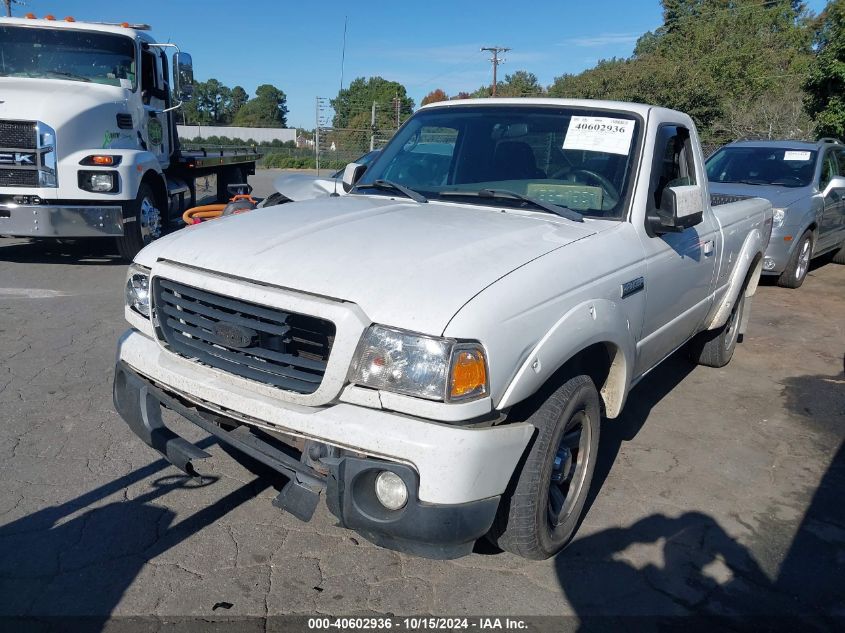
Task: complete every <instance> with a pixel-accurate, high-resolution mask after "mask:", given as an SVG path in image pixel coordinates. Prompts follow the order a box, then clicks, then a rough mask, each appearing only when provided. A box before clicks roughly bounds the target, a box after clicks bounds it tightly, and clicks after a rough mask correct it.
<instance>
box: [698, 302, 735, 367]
mask: <svg viewBox="0 0 845 633" xmlns="http://www.w3.org/2000/svg"><path fill="white" fill-rule="evenodd" d="M744 311H745V288H743V289H742V290H741V291H740V294H739V300H738V301H737V302H736V305H734V309H733V310H732V311H731V314H730V316H728V320H727V322H726V323H725V324H724V325H723V326H722V327H720V328H719V329H718V330H707V331H705V332H700V333H699V334H698V335H697V336H696V337H695V338H694V339H693V340H692V341H690V344H689V348H688V349H689V357H690V359H691V360H692V361H693V362H695V363H698V364H699V365H706V366H707V367H724V366H725V365H727V364H728V363H729V362H731V358H733V355H734V350H736V344H737V343H738V342H739V327H740V324H741V323H742V314H743V312H744Z"/></svg>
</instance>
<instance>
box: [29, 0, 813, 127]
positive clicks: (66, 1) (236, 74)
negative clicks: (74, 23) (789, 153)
mask: <svg viewBox="0 0 845 633" xmlns="http://www.w3.org/2000/svg"><path fill="white" fill-rule="evenodd" d="M807 4H808V6H809V8H810V10H812V11H814V12H816V13H818V12H819V11H821V10H822V9H823V8H824V5H825V2H824V0H809V2H807ZM529 7H530V10H529ZM30 11H31V12H32V13H35V14H36V15H37V16H39V17H42V16H43V15H45V14H48V13H52V14H54V15H55V16H56V17H57V18H60V19H61V18H63V17H64V16H66V15H71V16H73V17H74V18H76V19H77V20H92V21H105V22H124V21H126V22H142V23H147V24H150V25H151V26H152V27H153V28H152V31H151V32H152V34H153V36H154V37H155V38H157V39H158V40H159V41H163V42H167V41H170V42H175V43H177V44H178V45H179V46H180V47H181V48H182V50H185V51H188V52H189V53H191V55H192V56H193V60H194V75H195V77H196V78H197V79H198V80H200V81H205V80H207V79H209V78H211V77H214V78H216V79H218V80H219V81H221V82H223V83H224V84H226V85H227V86H229V87H234V86H235V85H241V86H243V87H244V88H245V89H246V90H247V92H249V93H250V96H252V95H253V94H254V92H255V88H256V87H257V86H259V85H261V84H263V83H270V84H273V85H275V86H277V87H278V88H281V89H282V90H284V92H285V93H286V94H287V104H288V108H289V114H288V125H289V126H291V127H294V126H296V127H304V128H308V129H311V128H313V127H314V125H315V123H314V121H315V98H316V97H328V98H333V97H335V96H336V95H337V92H338V89H339V87H340V81H341V57H342V52H343V28H344V18H347V19H348V25H347V36H346V59H345V63H344V64H343V81H344V85H345V86H347V85H348V84H349V82H350V81H351V80H352V79H354V78H356V77H360V76H367V77H369V76H376V75H379V76H382V77H384V78H385V79H389V80H392V81H398V82H400V83H402V84H403V85H404V86H405V87H406V88H407V90H408V93H409V95H410V96H411V97H412V98H413V99H414V102H415V103H416V104H417V105H419V103H420V101H421V100H422V98H423V97H424V96H425V95H426V94H427V93H428V92H430V91H431V90H433V89H435V88H442V89H443V90H445V91H446V93H447V94H449V95H452V94H455V93H457V92H459V91H461V90H465V91H467V92H472V91H473V90H475V89H476V88H478V87H480V86H482V85H489V84H490V83H491V82H492V71H491V64H490V62H489V58H490V55H489V53H482V52H480V50H479V49H480V48H481V47H482V46H507V47H510V48H511V49H512V50H511V51H510V52H508V53H506V54H505V55H504V58H505V63H504V64H502V65H500V66H499V72H500V77H501V76H502V75H504V74H508V73H512V72H514V71H516V70H528V71H530V72H533V73H534V74H536V75H537V77H538V78H539V80H540V83H542V84H543V85H549V84H551V83H552V81H554V78H555V77H557V76H559V75H561V74H564V73H577V72H580V71H582V70H585V69H587V68H590V67H592V66H594V65H595V63H596V62H597V61H598V60H599V59H604V58H609V57H627V56H629V55H630V54H631V53H632V52H633V49H634V45H635V43H636V41H637V38H638V37H639V36H640V35H642V34H643V33H645V32H647V31H650V30H653V29H655V28H657V27H658V26H660V24H661V23H662V19H661V16H662V13H661V6H660V3H659V2H658V1H657V0H591V1H584V0H558V1H557V2H555V1H551V0H523V1H522V2H514V1H513V0H484V1H476V0H451V1H444V0H425V1H424V2H397V1H396V0H394V1H392V2H382V1H381V0H368V1H367V2H337V1H335V0H329V1H323V2H320V3H319V4H318V3H316V2H290V1H289V0H276V1H272V0H241V2H232V1H231V0H228V1H225V2H224V1H223V0H203V1H202V2H200V1H197V0H141V1H136V2H115V1H114V0H108V1H107V0H23V6H15V7H14V14H15V15H17V16H21V15H23V14H24V13H26V12H30Z"/></svg>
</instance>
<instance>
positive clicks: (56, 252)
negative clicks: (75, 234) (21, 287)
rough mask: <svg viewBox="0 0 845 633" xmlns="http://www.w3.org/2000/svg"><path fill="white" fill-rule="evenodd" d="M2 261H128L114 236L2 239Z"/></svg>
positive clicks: (119, 262)
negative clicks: (64, 239) (122, 256)
mask: <svg viewBox="0 0 845 633" xmlns="http://www.w3.org/2000/svg"><path fill="white" fill-rule="evenodd" d="M0 262H14V263H17V264H71V265H94V264H96V265H97V266H102V265H104V264H105V265H110V264H126V262H125V261H124V260H122V259H121V258H120V256H119V255H118V254H117V247H116V246H115V242H114V239H110V238H103V239H80V240H71V241H61V242H60V241H56V240H41V241H30V242H20V241H14V242H9V241H8V240H5V239H0Z"/></svg>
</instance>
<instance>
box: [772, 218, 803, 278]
mask: <svg viewBox="0 0 845 633" xmlns="http://www.w3.org/2000/svg"><path fill="white" fill-rule="evenodd" d="M797 231H798V227H780V228H777V229H775V230H774V231H773V232H772V237H771V239H770V240H769V246H768V247H767V248H766V254H765V255H764V256H763V274H764V275H780V274H781V273H782V272H783V271H784V270H785V269H786V267H787V265H788V264H789V259H790V258H791V257H792V249H793V248H794V247H795V244H797V243H798V241H799V240H800V238H801V235H802V234H803V231H801V232H800V233H799V232H797ZM787 236H789V237H791V238H792V239H790V240H784V237H787Z"/></svg>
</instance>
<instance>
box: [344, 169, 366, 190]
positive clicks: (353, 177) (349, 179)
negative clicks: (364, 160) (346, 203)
mask: <svg viewBox="0 0 845 633" xmlns="http://www.w3.org/2000/svg"><path fill="white" fill-rule="evenodd" d="M366 170H367V166H366V165H361V164H359V163H349V164H348V165H347V166H346V168H345V169H344V170H343V180H342V182H343V190H344V191H345V192H346V193H349V192H350V191H351V190H352V187H354V186H355V183H356V182H358V181H359V180H360V179H361V176H363V175H364V172H365V171H366Z"/></svg>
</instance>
